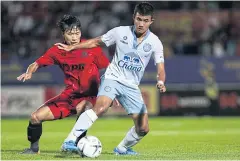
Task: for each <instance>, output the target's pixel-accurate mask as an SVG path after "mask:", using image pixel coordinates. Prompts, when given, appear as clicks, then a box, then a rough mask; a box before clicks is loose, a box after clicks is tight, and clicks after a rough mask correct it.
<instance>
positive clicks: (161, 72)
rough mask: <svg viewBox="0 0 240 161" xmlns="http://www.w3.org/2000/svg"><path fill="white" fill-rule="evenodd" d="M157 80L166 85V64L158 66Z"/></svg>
mask: <svg viewBox="0 0 240 161" xmlns="http://www.w3.org/2000/svg"><path fill="white" fill-rule="evenodd" d="M157 80H158V81H163V83H165V80H166V73H165V68H164V63H161V64H158V68H157Z"/></svg>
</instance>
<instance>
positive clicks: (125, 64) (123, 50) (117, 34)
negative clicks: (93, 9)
mask: <svg viewBox="0 0 240 161" xmlns="http://www.w3.org/2000/svg"><path fill="white" fill-rule="evenodd" d="M134 30H135V27H134V26H120V27H116V28H113V29H112V30H110V31H108V32H107V33H106V34H104V35H103V36H102V37H101V40H102V41H103V42H104V43H105V44H106V46H110V45H113V44H116V49H115V54H114V57H113V59H112V62H111V64H110V65H109V66H108V68H107V70H106V72H105V75H104V76H105V78H106V79H113V80H117V81H119V82H121V83H123V84H125V85H127V86H131V87H133V88H137V87H138V85H139V84H140V81H141V79H142V77H143V74H144V71H145V68H146V66H147V64H148V62H149V60H150V58H151V56H152V55H153V58H154V60H155V63H160V62H164V57H163V45H162V43H161V41H160V40H159V39H158V37H157V36H156V35H155V34H153V33H152V32H150V30H148V31H147V34H146V36H145V37H144V39H143V41H142V42H141V43H140V44H138V43H137V38H136V35H135V33H134Z"/></svg>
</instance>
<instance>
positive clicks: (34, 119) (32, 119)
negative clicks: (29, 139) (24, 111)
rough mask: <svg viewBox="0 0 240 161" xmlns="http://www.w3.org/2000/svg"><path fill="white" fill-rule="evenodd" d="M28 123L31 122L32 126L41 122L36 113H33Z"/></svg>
mask: <svg viewBox="0 0 240 161" xmlns="http://www.w3.org/2000/svg"><path fill="white" fill-rule="evenodd" d="M30 121H31V123H32V124H39V123H41V120H40V119H39V117H38V114H37V113H36V112H33V113H32V114H31V120H30Z"/></svg>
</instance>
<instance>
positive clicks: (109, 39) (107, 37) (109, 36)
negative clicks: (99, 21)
mask: <svg viewBox="0 0 240 161" xmlns="http://www.w3.org/2000/svg"><path fill="white" fill-rule="evenodd" d="M116 31H117V28H113V29H111V30H109V31H108V32H107V33H106V34H104V35H102V36H101V40H102V42H104V44H105V45H106V46H107V47H108V46H110V45H113V44H115V43H116Z"/></svg>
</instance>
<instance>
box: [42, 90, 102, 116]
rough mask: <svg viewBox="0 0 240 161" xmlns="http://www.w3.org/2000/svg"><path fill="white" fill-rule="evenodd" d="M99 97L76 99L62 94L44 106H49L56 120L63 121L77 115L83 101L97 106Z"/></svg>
mask: <svg viewBox="0 0 240 161" xmlns="http://www.w3.org/2000/svg"><path fill="white" fill-rule="evenodd" d="M96 99H97V97H94V96H93V97H81V98H75V97H71V96H69V95H67V94H66V93H64V92H63V93H61V94H60V95H58V96H56V97H54V98H52V99H50V100H48V101H47V102H45V104H44V105H46V106H48V107H49V108H50V110H51V111H52V114H53V116H54V119H62V118H65V117H68V116H71V115H74V114H76V113H77V111H76V106H77V105H78V104H79V103H80V102H81V101H83V100H86V101H89V102H91V103H92V105H95V103H96Z"/></svg>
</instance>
